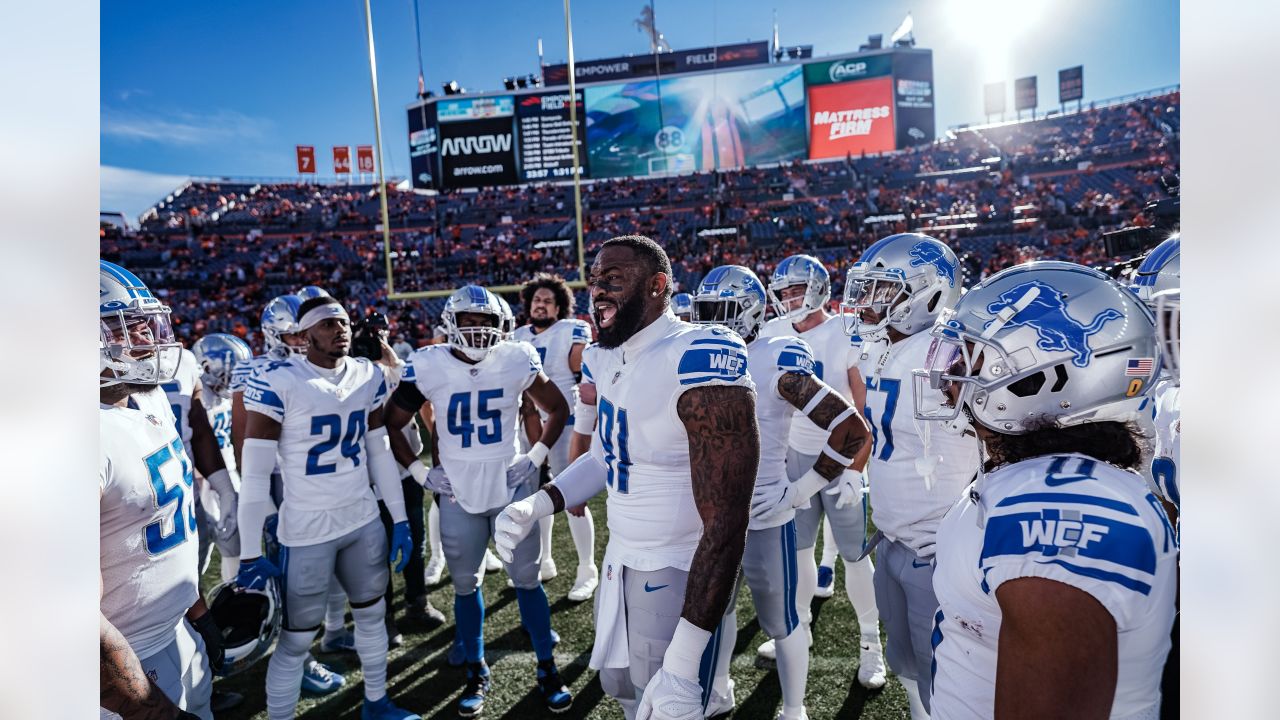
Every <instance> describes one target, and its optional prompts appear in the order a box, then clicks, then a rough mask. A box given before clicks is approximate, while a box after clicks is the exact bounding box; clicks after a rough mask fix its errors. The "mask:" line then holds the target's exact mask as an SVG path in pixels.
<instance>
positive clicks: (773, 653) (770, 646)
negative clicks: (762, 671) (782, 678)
mask: <svg viewBox="0 0 1280 720" xmlns="http://www.w3.org/2000/svg"><path fill="white" fill-rule="evenodd" d="M756 655H759V656H760V657H762V658H764V659H765V660H777V659H778V648H777V646H776V645H775V644H774V642H773V638H769V639H768V640H765V641H764V642H762V643H760V646H759V647H757V648H756Z"/></svg>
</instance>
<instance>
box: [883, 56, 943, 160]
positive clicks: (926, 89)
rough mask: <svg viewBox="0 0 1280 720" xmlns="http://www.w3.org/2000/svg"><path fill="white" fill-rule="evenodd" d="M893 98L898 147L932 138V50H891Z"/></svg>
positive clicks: (920, 143)
mask: <svg viewBox="0 0 1280 720" xmlns="http://www.w3.org/2000/svg"><path fill="white" fill-rule="evenodd" d="M893 100H894V107H895V110H896V114H897V122H896V123H895V126H896V128H897V142H898V145H897V146H898V148H899V149H901V148H905V147H910V146H912V145H924V144H926V143H931V142H933V139H934V135H935V133H936V130H935V127H934V109H933V53H932V52H928V51H916V52H896V53H894V54H893Z"/></svg>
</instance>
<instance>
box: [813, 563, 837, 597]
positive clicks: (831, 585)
mask: <svg viewBox="0 0 1280 720" xmlns="http://www.w3.org/2000/svg"><path fill="white" fill-rule="evenodd" d="M835 584H836V571H835V568H832V567H830V566H828V565H819V566H818V587H817V589H816V590H814V593H813V596H814V597H820V598H829V597H831V596H832V595H834V594H835V592H836V588H835Z"/></svg>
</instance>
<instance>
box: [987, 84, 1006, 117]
mask: <svg viewBox="0 0 1280 720" xmlns="http://www.w3.org/2000/svg"><path fill="white" fill-rule="evenodd" d="M1004 101H1005V92H1004V82H1003V81H1001V82H993V83H987V84H986V85H983V86H982V106H983V108H984V111H983V112H984V114H986V115H988V116H990V115H1003V114H1004Z"/></svg>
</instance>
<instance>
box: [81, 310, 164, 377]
mask: <svg viewBox="0 0 1280 720" xmlns="http://www.w3.org/2000/svg"><path fill="white" fill-rule="evenodd" d="M98 324H99V333H98V340H99V349H100V362H99V365H100V370H101V375H100V378H99V382H98V384H99V386H100V387H106V386H109V385H116V384H119V383H131V384H139V385H159V384H161V383H166V382H169V381H170V380H172V379H173V378H174V376H175V375H176V374H177V372H178V363H179V362H180V361H181V359H182V346H181V345H180V344H179V343H178V342H177V340H176V339H175V338H174V334H173V325H172V323H171V322H170V319H169V308H168V307H165V306H163V305H157V306H151V307H147V308H133V309H121V310H115V311H108V312H104V313H101V314H100V318H99V323H98Z"/></svg>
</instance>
